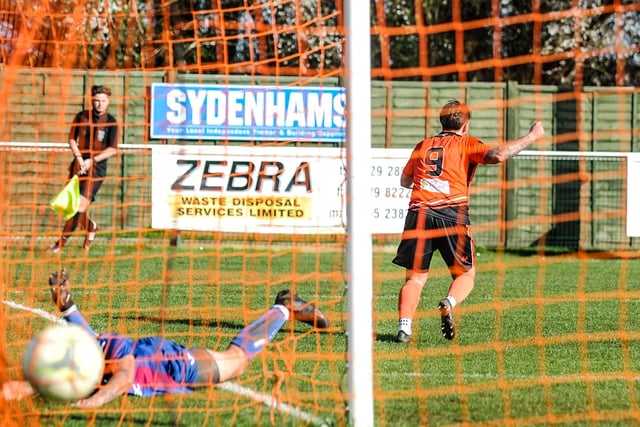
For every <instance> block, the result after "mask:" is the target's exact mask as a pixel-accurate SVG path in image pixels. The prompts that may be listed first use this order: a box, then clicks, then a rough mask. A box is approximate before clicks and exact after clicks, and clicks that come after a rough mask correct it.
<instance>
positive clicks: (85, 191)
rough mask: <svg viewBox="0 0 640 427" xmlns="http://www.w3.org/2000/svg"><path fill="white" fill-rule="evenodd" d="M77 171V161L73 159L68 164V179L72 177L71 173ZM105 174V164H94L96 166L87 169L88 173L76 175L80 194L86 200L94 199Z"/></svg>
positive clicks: (73, 173)
mask: <svg viewBox="0 0 640 427" xmlns="http://www.w3.org/2000/svg"><path fill="white" fill-rule="evenodd" d="M77 173H78V162H76V161H75V160H72V161H71V164H70V165H69V179H71V178H73V175H76V174H77ZM106 175H107V169H106V167H105V165H100V164H98V165H96V167H92V168H91V169H89V173H88V174H87V175H78V178H79V180H78V184H79V187H80V194H81V195H83V196H84V197H85V198H86V199H87V200H89V201H90V202H92V203H93V201H94V200H95V197H96V194H98V190H100V187H101V186H102V183H103V182H104V179H105V176H106Z"/></svg>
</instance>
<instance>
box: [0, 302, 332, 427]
mask: <svg viewBox="0 0 640 427" xmlns="http://www.w3.org/2000/svg"><path fill="white" fill-rule="evenodd" d="M2 302H3V304H5V305H8V306H9V307H12V308H15V309H17V310H23V311H28V312H29V313H33V314H35V315H37V316H40V317H42V318H44V319H46V320H48V321H50V322H55V323H66V321H65V320H64V319H63V318H61V317H58V316H56V315H54V314H51V313H49V312H48V311H46V310H42V309H40V308H33V307H29V306H26V305H23V304H19V303H17V302H15V301H7V300H2ZM216 387H217V388H221V389H223V390H226V391H230V392H233V393H237V394H239V395H242V396H245V397H249V398H251V399H253V400H255V401H256V402H261V403H264V404H265V405H266V406H268V407H270V408H275V409H276V410H278V411H280V412H283V413H286V414H290V415H293V416H294V417H297V418H300V419H302V420H304V421H306V422H308V423H313V424H314V425H317V426H319V427H324V426H326V425H327V423H326V422H325V421H323V420H322V419H320V418H315V417H314V416H313V415H312V414H310V413H308V412H305V411H303V410H302V409H300V408H296V407H295V406H291V405H288V404H286V403H283V402H279V401H278V399H276V398H274V397H272V396H269V395H268V394H263V393H259V392H257V391H254V390H251V389H250V388H247V387H243V386H241V385H239V384H236V383H232V382H225V383H221V384H216Z"/></svg>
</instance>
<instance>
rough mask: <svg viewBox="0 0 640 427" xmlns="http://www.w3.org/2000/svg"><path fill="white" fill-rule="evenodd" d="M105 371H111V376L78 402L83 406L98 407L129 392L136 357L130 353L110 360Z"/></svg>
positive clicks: (78, 404)
mask: <svg viewBox="0 0 640 427" xmlns="http://www.w3.org/2000/svg"><path fill="white" fill-rule="evenodd" d="M105 373H111V378H109V381H107V383H106V384H104V385H103V386H101V387H100V388H99V389H98V391H97V392H96V393H95V394H93V395H92V396H90V397H88V398H86V399H83V400H81V401H79V402H78V403H77V406H79V407H81V408H97V407H99V406H102V405H104V404H105V403H109V402H111V401H112V400H114V399H116V398H118V397H119V396H122V395H123V394H126V393H127V390H129V388H130V387H131V384H133V379H134V375H135V358H134V356H133V355H132V354H128V355H126V356H124V357H123V358H121V359H117V360H109V361H107V363H106V366H105Z"/></svg>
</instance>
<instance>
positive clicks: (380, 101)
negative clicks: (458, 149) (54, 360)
mask: <svg viewBox="0 0 640 427" xmlns="http://www.w3.org/2000/svg"><path fill="white" fill-rule="evenodd" d="M345 3H347V2H346V1H344V0H333V1H330V0H279V1H276V0H225V1H212V0H189V1H187V0H126V1H125V0H82V1H71V0H55V1H54V0H0V76H1V78H0V116H1V117H2V120H1V121H0V160H1V161H0V218H1V221H2V222H1V225H2V226H1V227H0V242H1V251H2V258H1V259H0V273H1V276H0V277H1V280H2V281H1V282H0V283H1V287H0V297H1V298H2V304H1V305H0V329H1V330H2V331H3V333H2V334H0V356H1V357H0V383H1V384H2V386H3V388H2V395H0V413H1V414H2V418H3V420H4V422H5V424H6V425H16V426H17V425H87V424H92V425H109V426H116V425H117V426H120V425H122V426H125V425H135V424H143V425H162V424H171V425H185V426H190V425H238V426H240V425H326V426H333V425H336V426H342V425H365V424H366V422H363V421H362V418H358V417H354V414H353V409H354V408H353V403H354V399H357V398H358V396H355V395H354V391H353V389H351V388H350V386H351V385H352V384H350V382H349V381H348V377H349V372H350V369H353V366H354V364H357V363H358V360H361V361H362V360H372V361H373V372H372V378H370V379H369V380H370V381H371V384H370V386H371V388H372V390H373V402H372V406H373V412H374V413H373V414H372V415H373V420H374V421H375V425H380V426H397V425H407V426H413V425H430V426H431V425H434V426H447V425H496V426H498V425H500V426H502V425H513V426H516V425H517V426H521V425H555V424H580V425H582V424H589V425H602V426H605V425H612V424H616V425H633V424H634V422H635V420H637V419H639V418H640V404H639V401H638V394H639V389H638V381H637V377H638V373H639V372H640V364H638V360H639V358H638V354H639V353H640V326H639V325H638V323H637V321H636V319H637V318H638V315H639V314H640V306H639V305H638V303H637V301H638V298H639V296H640V279H638V278H639V277H640V262H639V259H638V258H640V257H638V256H637V255H638V253H639V252H638V251H639V250H640V226H638V224H637V222H638V221H637V218H638V215H639V214H640V198H639V197H638V195H637V190H636V189H637V188H638V185H640V173H639V172H638V171H639V170H640V169H639V168H638V166H640V154H638V153H640V115H639V114H638V111H640V89H639V88H640V3H638V2H636V1H630V0H629V1H625V0H584V1H580V2H578V1H565V0H563V1H543V0H541V1H514V2H506V1H502V2H500V1H496V0H492V1H488V0H487V1H466V2H465V1H461V0H451V1H444V2H435V1H430V0H425V1H408V0H385V1H375V2H369V5H368V6H367V5H366V3H367V2H366V1H365V2H360V1H358V2H354V3H358V5H351V4H347V5H346V6H347V10H348V11H350V12H351V13H353V14H362V16H361V18H362V19H364V20H366V21H367V23H368V24H369V27H370V37H369V40H370V49H369V50H370V52H368V54H367V55H365V56H366V57H367V58H370V67H369V68H370V70H369V75H362V76H361V75H354V74H353V72H352V70H353V65H354V64H349V63H348V61H346V58H347V52H348V51H349V49H352V50H357V49H358V46H357V45H355V46H354V45H351V44H349V41H350V37H353V33H352V32H351V31H352V29H351V28H350V27H349V26H348V22H350V21H349V19H347V18H349V17H348V16H346V15H345ZM359 3H365V4H362V5H360V4H359ZM360 8H361V9H360ZM358 65H361V64H358ZM357 79H366V81H367V83H369V82H370V88H371V94H370V99H367V100H366V101H367V102H364V103H363V102H362V101H363V100H362V99H358V97H357V96H355V97H354V96H352V95H353V94H350V93H347V89H346V88H347V87H348V84H347V83H348V82H349V81H353V80H357ZM451 99H458V100H461V101H463V102H465V103H466V104H468V105H469V107H470V108H471V111H472V121H471V125H470V126H471V127H470V133H471V134H472V135H474V136H476V137H477V138H479V139H480V140H482V141H483V142H485V143H486V144H489V145H497V144H499V143H502V142H503V141H510V140H514V139H516V138H518V137H521V136H522V135H525V134H526V133H527V131H528V130H529V128H530V126H531V125H532V123H534V122H536V121H541V122H543V123H544V127H545V131H546V133H545V137H544V138H543V139H542V140H541V141H539V142H538V143H536V144H533V145H531V146H530V147H528V149H527V150H526V151H524V152H522V153H520V154H519V155H518V156H516V157H515V158H513V159H511V160H510V161H508V162H506V163H503V164H500V165H494V166H480V168H479V169H478V172H477V174H476V176H475V179H474V183H473V185H472V186H471V190H470V193H471V199H470V200H471V202H470V212H471V221H472V224H473V233H474V239H475V244H476V251H475V256H476V263H477V276H476V283H475V288H474V290H473V292H472V293H471V294H470V296H469V297H468V298H467V299H466V300H465V301H464V302H463V303H461V304H459V305H458V306H457V307H456V308H455V319H456V322H457V327H458V336H457V337H456V338H455V339H454V340H452V341H448V340H445V339H444V338H443V337H442V335H441V332H440V327H441V325H440V322H441V319H440V315H439V313H438V310H437V309H436V307H437V304H438V302H439V301H440V300H441V299H442V298H443V297H444V296H446V292H447V289H448V286H449V284H450V279H451V278H450V273H449V270H448V269H447V267H446V265H445V264H444V262H442V261H441V259H440V258H439V256H438V255H437V254H436V256H435V257H434V261H433V264H432V267H431V271H430V274H429V280H428V282H427V284H426V285H425V287H424V290H423V291H422V295H421V299H420V302H419V306H418V308H417V312H416V316H415V318H414V319H413V334H412V339H411V341H410V342H409V343H398V342H396V333H397V332H398V293H399V291H400V288H401V286H402V285H403V283H404V281H405V276H404V275H405V271H404V270H402V269H400V268H399V267H397V266H395V265H393V264H392V262H391V260H392V259H393V257H394V255H395V252H396V249H397V245H398V243H399V242H400V239H401V234H402V230H403V226H404V220H405V217H406V214H407V209H408V204H409V198H410V190H408V189H406V188H404V187H402V186H401V185H400V177H401V175H402V170H403V168H404V165H405V164H406V162H407V160H408V159H409V156H410V153H411V149H412V148H413V147H414V146H415V145H416V144H417V143H418V142H419V141H421V140H422V139H423V138H425V137H426V136H429V135H434V134H437V133H438V132H440V130H441V125H440V122H439V112H440V109H441V108H442V106H443V105H444V104H445V103H446V102H447V101H449V100H451ZM101 102H102V104H101ZM369 103H370V110H371V111H370V117H371V129H370V132H367V131H366V130H356V132H352V133H349V132H348V131H347V129H348V124H349V123H350V122H349V121H350V119H351V118H352V117H353V113H354V111H359V112H361V111H363V110H362V107H361V105H365V106H367V107H368V105H369ZM101 108H103V109H104V111H106V113H107V114H102V113H100V111H101V110H100V109H101ZM359 108H360V109H359ZM104 111H103V112H104ZM105 117H107V118H105ZM108 117H110V118H108ZM359 138H363V139H366V141H365V142H366V144H368V145H370V146H371V151H370V156H366V157H370V158H366V157H365V156H364V155H363V158H359V156H358V155H352V156H350V155H349V154H348V150H346V148H347V147H349V146H350V144H354V143H356V142H362V139H359ZM70 140H73V142H72V143H70ZM92 144H93V145H92ZM359 161H360V162H363V163H360V164H366V165H367V174H366V176H362V177H358V178H362V179H364V180H366V187H367V188H366V191H364V192H362V193H364V194H360V193H358V194H357V196H358V197H368V198H369V199H368V200H370V202H371V209H370V211H371V212H370V216H369V217H368V218H348V212H349V206H350V205H349V203H350V201H351V200H352V199H350V197H352V196H353V195H352V194H350V193H349V184H350V183H349V182H348V178H349V171H350V170H352V169H351V168H352V165H353V164H354V162H359ZM87 171H91V172H87ZM86 173H92V174H93V173H97V174H99V175H98V177H99V178H100V177H101V178H103V179H101V180H98V181H95V182H99V188H98V189H97V190H96V189H95V187H94V190H95V192H94V193H92V194H89V193H86V192H85V193H83V194H84V196H86V197H79V196H77V195H75V193H74V191H70V192H69V193H65V194H64V195H63V196H60V195H59V193H60V192H61V190H62V189H63V187H64V186H65V185H66V184H67V183H68V182H69V179H70V177H72V176H73V175H74V174H76V175H79V176H80V177H83V176H86V175H85V174H86ZM83 185H84V184H83ZM94 185H95V184H94ZM80 191H86V187H81V189H80ZM353 197H354V199H355V200H357V197H356V196H353ZM54 199H55V200H57V202H58V204H59V205H60V206H61V207H60V208H59V209H58V210H55V209H52V201H54ZM351 221H363V223H365V224H367V226H368V228H369V229H370V232H371V236H372V242H373V252H372V253H371V254H369V253H357V254H355V258H349V257H350V256H354V254H353V253H349V248H350V247H355V248H357V247H358V246H357V245H355V246H353V245H352V246H350V244H351V243H353V241H352V240H350V239H352V238H353V236H352V235H350V234H349V231H350V229H349V226H348V225H349V223H350V222H351ZM361 224H362V223H361ZM356 243H357V242H356ZM365 247H366V246H365ZM359 258H360V259H361V260H365V259H367V260H368V259H369V258H371V259H372V263H373V264H372V265H373V274H372V278H371V284H370V288H368V289H366V290H361V294H362V295H368V294H369V293H368V292H369V291H371V292H372V294H373V300H372V301H359V300H358V299H357V297H356V298H355V301H354V300H351V301H349V300H348V298H354V296H353V295H356V296H357V295H358V291H359V290H358V289H355V290H353V289H349V286H350V285H351V284H352V279H353V271H350V269H349V268H350V263H351V264H353V267H354V268H358V263H357V260H358V259H359ZM354 259H355V261H356V262H355V263H354V262H353V260H354ZM363 262H364V261H363ZM62 269H66V270H68V271H69V272H70V274H71V284H72V289H73V300H74V301H75V303H76V304H77V306H78V307H79V308H80V310H81V312H82V313H83V315H84V318H85V319H86V321H87V322H88V323H89V324H90V325H91V327H92V328H93V329H94V330H95V331H97V332H110V333H115V334H122V335H125V336H127V337H130V338H132V339H134V340H139V339H142V338H144V337H150V336H159V337H163V338H164V339H166V340H170V341H172V342H175V343H177V344H179V345H182V346H185V347H186V348H188V349H192V350H193V351H194V352H195V353H198V349H208V350H212V351H214V352H219V354H222V355H228V354H229V353H230V352H225V351H226V350H227V349H228V348H229V345H230V343H231V342H232V340H234V338H235V337H236V336H237V335H238V333H239V332H240V331H241V330H243V328H245V327H246V326H247V325H251V324H252V322H254V321H256V319H259V318H260V317H261V316H262V315H264V314H265V313H266V312H267V311H268V310H269V309H270V307H271V306H273V305H274V303H276V302H278V301H277V296H278V294H279V292H280V291H282V290H284V289H289V290H291V291H292V292H295V293H296V294H298V295H299V296H300V297H301V298H304V299H305V300H307V301H308V302H310V303H312V304H314V306H315V307H316V308H317V309H319V310H320V311H321V312H322V313H323V314H324V315H325V316H326V317H327V319H328V325H322V324H318V323H317V322H316V323H315V324H313V321H311V322H302V321H299V319H298V320H296V319H295V317H296V316H294V315H292V316H291V317H290V319H289V320H287V321H286V322H284V323H283V324H282V326H281V327H280V328H279V329H278V330H277V331H274V334H273V336H271V337H269V339H268V340H266V341H264V342H263V341H261V340H259V341H260V343H261V345H262V344H264V348H263V350H262V351H260V352H259V353H258V354H257V355H256V356H255V357H254V358H253V360H252V361H251V362H250V363H249V364H248V365H247V366H246V367H245V366H242V369H239V370H238V371H235V373H234V375H232V378H231V379H229V380H228V381H224V382H218V383H215V384H208V385H209V386H207V387H194V388H193V390H188V391H185V390H180V391H181V392H178V393H156V394H153V395H151V396H142V397H141V396H138V395H136V394H140V393H139V392H138V393H136V392H137V391H139V390H136V388H135V385H132V384H129V386H128V387H125V388H123V389H121V390H119V392H121V393H119V394H118V396H117V397H116V398H114V399H113V400H110V401H108V402H104V404H102V405H96V407H90V408H88V407H83V405H77V404H76V402H66V401H58V400H55V399H49V398H45V397H43V396H41V395H37V394H36V395H30V396H27V397H24V398H23V399H12V397H16V396H15V388H12V387H15V386H16V381H22V380H24V372H23V366H22V364H23V363H22V362H23V360H22V358H23V355H24V352H25V349H26V348H27V346H28V345H29V342H30V340H31V338H32V337H33V336H35V335H36V334H37V333H38V332H39V331H40V330H42V329H43V328H44V327H45V326H46V325H48V324H50V323H52V322H62V321H63V320H62V319H63V314H62V313H61V312H60V310H58V308H57V307H56V305H55V304H54V303H53V302H52V299H51V295H50V287H49V285H48V280H49V275H50V274H51V273H52V272H54V271H60V270H62ZM280 302H281V301H280ZM359 303H360V304H362V305H363V306H365V305H368V304H369V303H371V304H372V308H373V310H372V311H373V312H372V314H371V319H365V320H367V321H369V320H370V322H371V324H372V327H373V334H372V337H371V339H372V351H371V352H369V351H367V352H360V351H359V350H358V349H357V348H352V343H353V341H351V338H352V337H351V336H349V335H350V334H353V333H358V331H349V328H348V325H349V322H352V321H353V320H354V319H353V316H354V313H353V312H352V311H350V307H353V306H357V305H358V304H359ZM298 317H299V316H298ZM309 323H311V324H309ZM259 332H260V333H263V334H264V331H263V330H260V331H259ZM275 332H277V333H275ZM260 337H261V338H265V339H266V336H265V337H262V336H260ZM232 349H233V347H232ZM207 354H209V353H207ZM154 357H158V356H157V354H156V355H155V356H154ZM217 357H218V361H219V365H220V366H227V364H226V363H227V362H228V361H227V360H222V359H220V358H221V357H223V356H220V355H218V356H217ZM224 357H227V356H224ZM234 357H237V354H236V356H234ZM169 359H170V357H169ZM233 360H236V359H233ZM238 360H239V359H238ZM234 366H235V365H234ZM235 374H238V375H235ZM365 380H367V378H365ZM152 382H154V384H157V383H158V382H161V381H160V380H159V379H158V378H154V379H153V380H152ZM365 388H366V385H365ZM102 389H104V385H102V384H100V385H97V390H99V391H100V390H102ZM12 390H14V391H12ZM120 394H122V396H120ZM2 397H4V398H2ZM365 419H366V418H365Z"/></svg>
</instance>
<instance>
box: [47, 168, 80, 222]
mask: <svg viewBox="0 0 640 427" xmlns="http://www.w3.org/2000/svg"><path fill="white" fill-rule="evenodd" d="M49 204H50V205H51V209H53V210H54V211H56V212H58V213H59V214H60V215H62V216H63V217H64V219H65V221H66V220H68V219H69V218H71V217H72V216H74V215H75V214H76V213H77V212H78V208H79V207H80V183H79V182H78V175H74V176H73V178H71V179H70V180H69V182H67V184H66V185H65V186H64V188H63V189H62V191H61V192H60V193H58V195H57V196H55V197H54V198H53V199H51V202H50V203H49Z"/></svg>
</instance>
